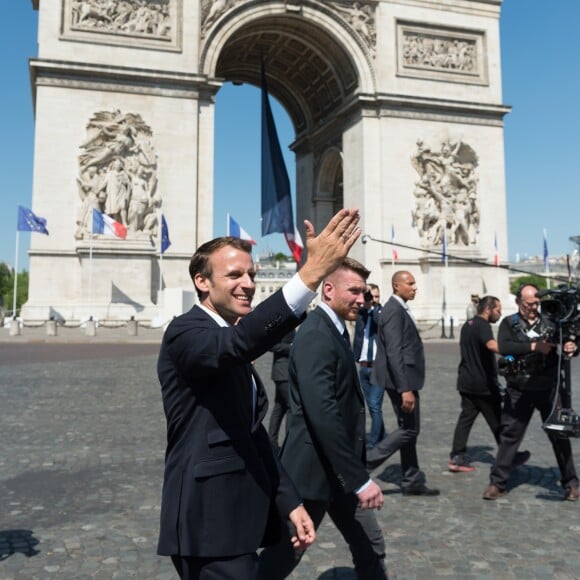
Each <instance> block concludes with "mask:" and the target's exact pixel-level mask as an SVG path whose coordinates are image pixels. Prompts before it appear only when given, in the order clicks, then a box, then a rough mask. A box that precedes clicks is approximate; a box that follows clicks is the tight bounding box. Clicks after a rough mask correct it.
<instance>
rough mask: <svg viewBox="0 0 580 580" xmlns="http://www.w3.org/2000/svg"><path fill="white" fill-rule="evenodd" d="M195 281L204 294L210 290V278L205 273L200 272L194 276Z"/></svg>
mask: <svg viewBox="0 0 580 580" xmlns="http://www.w3.org/2000/svg"><path fill="white" fill-rule="evenodd" d="M193 283H194V284H195V287H196V288H197V289H198V290H199V291H200V292H203V293H204V294H207V293H208V292H209V278H208V277H206V276H204V275H203V274H201V273H199V272H198V273H197V274H196V275H195V276H194V278H193Z"/></svg>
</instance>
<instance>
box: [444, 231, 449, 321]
mask: <svg viewBox="0 0 580 580" xmlns="http://www.w3.org/2000/svg"><path fill="white" fill-rule="evenodd" d="M447 241H448V240H447V226H445V229H444V230H443V319H444V320H443V325H445V319H446V318H447V273H448V266H449V261H448V259H447Z"/></svg>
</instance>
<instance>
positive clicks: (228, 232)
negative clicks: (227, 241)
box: [226, 213, 230, 237]
mask: <svg viewBox="0 0 580 580" xmlns="http://www.w3.org/2000/svg"><path fill="white" fill-rule="evenodd" d="M229 235H230V214H229V213H226V236H228V237H229Z"/></svg>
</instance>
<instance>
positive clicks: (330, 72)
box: [200, 1, 375, 136]
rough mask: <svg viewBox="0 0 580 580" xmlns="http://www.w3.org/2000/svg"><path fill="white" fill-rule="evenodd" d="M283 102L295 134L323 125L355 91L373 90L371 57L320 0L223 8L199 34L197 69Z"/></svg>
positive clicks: (371, 91)
mask: <svg viewBox="0 0 580 580" xmlns="http://www.w3.org/2000/svg"><path fill="white" fill-rule="evenodd" d="M262 57H263V59H264V62H265V63H266V67H267V75H268V89H269V92H270V94H272V95H273V96H274V97H276V98H277V99H278V100H279V101H280V102H281V103H282V105H283V106H284V108H285V109H286V111H287V112H288V114H289V115H290V118H291V119H292V123H293V125H294V127H295V130H296V134H297V136H300V135H301V134H307V133H309V132H311V131H313V130H314V129H315V128H319V127H321V126H323V125H325V124H327V123H328V122H330V121H331V120H332V119H333V117H334V116H335V115H336V112H337V110H339V109H340V108H342V107H344V105H345V104H346V103H348V102H351V101H353V100H354V99H355V98H356V95H357V94H359V93H374V91H375V79H374V72H373V68H372V64H371V63H372V56H371V54H370V51H369V49H368V47H366V45H365V44H364V42H363V41H362V39H360V38H359V37H358V35H357V34H356V32H355V31H354V30H353V29H352V28H351V27H350V25H349V24H348V22H346V21H345V20H343V19H341V18H340V16H339V15H337V14H336V12H335V11H333V10H332V9H330V8H328V7H326V6H324V5H321V4H320V3H314V2H308V1H305V2H303V3H302V4H301V6H300V7H299V10H296V7H294V8H292V9H291V8H290V7H289V6H288V3H287V2H271V3H270V2H268V3H266V2H247V3H243V4H241V5H238V6H236V7H235V8H233V9H231V10H229V11H226V12H225V13H224V14H223V15H222V16H221V17H219V18H218V19H217V20H216V21H215V22H214V23H212V25H211V27H210V29H209V30H208V31H207V34H206V36H205V39H204V45H203V48H202V53H201V58H200V72H201V73H202V74H204V75H207V77H208V78H218V79H224V80H227V81H232V82H234V83H250V84H254V85H256V86H260V63H261V58H262Z"/></svg>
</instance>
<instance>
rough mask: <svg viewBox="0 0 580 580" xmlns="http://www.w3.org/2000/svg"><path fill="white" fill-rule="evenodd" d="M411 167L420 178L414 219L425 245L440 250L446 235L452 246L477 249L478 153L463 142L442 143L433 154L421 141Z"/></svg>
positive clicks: (413, 212)
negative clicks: (437, 247)
mask: <svg viewBox="0 0 580 580" xmlns="http://www.w3.org/2000/svg"><path fill="white" fill-rule="evenodd" d="M411 163H412V165H413V167H414V168H415V169H416V171H417V173H418V174H419V180H418V181H416V182H415V189H414V191H413V194H414V196H415V207H414V209H413V211H412V219H413V226H414V227H416V228H417V231H418V233H419V237H420V239H421V243H422V245H423V246H439V245H441V244H442V243H443V237H444V233H446V236H447V244H448V245H450V246H459V247H469V246H474V245H475V244H476V243H477V234H478V233H479V203H478V195H477V182H478V178H477V175H476V168H477V165H478V162H477V155H476V153H475V151H474V150H473V149H472V148H471V147H470V146H469V145H467V144H466V143H464V142H463V141H450V140H447V141H443V142H442V143H441V146H440V148H439V150H432V149H431V148H429V147H427V146H426V145H425V144H424V143H423V141H421V140H419V141H417V151H416V152H415V154H414V155H413V156H412V157H411Z"/></svg>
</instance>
